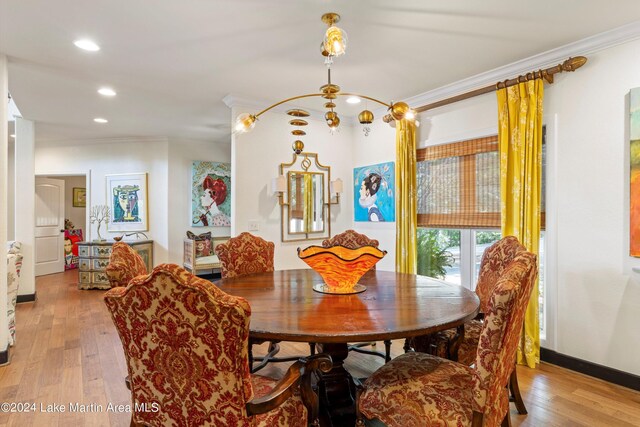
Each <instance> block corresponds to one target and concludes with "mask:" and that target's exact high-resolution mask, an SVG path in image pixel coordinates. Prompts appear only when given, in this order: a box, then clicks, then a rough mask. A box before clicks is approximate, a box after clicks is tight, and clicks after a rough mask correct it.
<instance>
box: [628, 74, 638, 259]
mask: <svg viewBox="0 0 640 427" xmlns="http://www.w3.org/2000/svg"><path fill="white" fill-rule="evenodd" d="M629 150H630V153H629V161H630V163H631V164H630V176H629V184H630V188H629V199H630V206H629V246H630V247H629V255H631V256H634V257H640V87H638V88H635V89H631V91H630V92H629Z"/></svg>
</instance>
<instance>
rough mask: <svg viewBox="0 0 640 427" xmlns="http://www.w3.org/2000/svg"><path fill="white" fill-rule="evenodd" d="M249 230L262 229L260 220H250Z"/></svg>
mask: <svg viewBox="0 0 640 427" xmlns="http://www.w3.org/2000/svg"><path fill="white" fill-rule="evenodd" d="M249 231H260V221H255V220H251V221H249Z"/></svg>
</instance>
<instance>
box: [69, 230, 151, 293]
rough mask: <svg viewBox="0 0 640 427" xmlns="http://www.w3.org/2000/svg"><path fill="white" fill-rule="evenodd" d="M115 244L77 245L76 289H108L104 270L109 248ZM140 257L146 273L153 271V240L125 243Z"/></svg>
mask: <svg viewBox="0 0 640 427" xmlns="http://www.w3.org/2000/svg"><path fill="white" fill-rule="evenodd" d="M114 243H115V242H106V241H105V242H79V243H78V268H79V270H80V271H79V273H78V275H79V280H78V289H110V288H111V286H110V285H109V279H107V275H106V274H105V272H104V270H105V269H106V268H107V265H108V264H109V256H110V255H111V246H112V245H113V244H114ZM125 243H127V244H128V245H129V246H131V247H132V248H133V249H134V250H135V251H136V252H138V254H139V255H140V256H141V257H142V259H143V260H144V262H145V265H146V266H147V271H151V270H152V269H153V240H136V241H135V242H125Z"/></svg>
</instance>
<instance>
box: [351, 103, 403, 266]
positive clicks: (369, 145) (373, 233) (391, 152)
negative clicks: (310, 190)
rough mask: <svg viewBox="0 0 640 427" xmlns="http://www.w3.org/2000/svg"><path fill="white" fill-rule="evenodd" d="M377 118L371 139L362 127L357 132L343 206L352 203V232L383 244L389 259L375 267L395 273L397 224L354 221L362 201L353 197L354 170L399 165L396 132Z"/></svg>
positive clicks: (379, 117) (382, 246) (382, 247)
mask: <svg viewBox="0 0 640 427" xmlns="http://www.w3.org/2000/svg"><path fill="white" fill-rule="evenodd" d="M374 114H375V116H376V117H375V119H374V122H373V123H372V124H371V126H370V127H371V132H370V133H369V136H364V133H363V132H362V129H361V126H360V125H357V126H356V128H355V129H354V130H355V132H354V139H353V142H352V153H353V154H352V155H353V165H352V168H351V172H350V174H349V175H348V176H347V179H344V178H343V180H344V188H345V192H346V194H345V195H344V196H345V197H344V203H350V205H349V206H350V207H351V216H350V220H351V224H352V228H353V229H354V230H356V231H357V232H359V233H362V234H366V235H367V236H368V237H370V238H372V239H377V240H378V241H379V242H380V246H379V247H380V249H382V250H386V251H387V255H386V256H385V257H384V258H383V259H382V260H381V261H380V262H378V264H377V265H376V268H377V269H379V270H386V271H395V269H396V265H395V254H396V223H395V222H355V221H354V220H353V200H354V198H355V199H358V198H359V197H360V195H359V194H357V195H354V194H353V188H354V187H353V185H354V183H353V168H356V167H360V166H367V165H375V164H378V163H384V162H395V161H396V130H395V129H394V128H392V127H391V126H389V125H388V124H386V123H384V122H383V121H382V114H378V113H377V112H375V113H374Z"/></svg>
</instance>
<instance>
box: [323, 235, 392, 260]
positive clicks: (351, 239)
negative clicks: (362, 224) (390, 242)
mask: <svg viewBox="0 0 640 427" xmlns="http://www.w3.org/2000/svg"><path fill="white" fill-rule="evenodd" d="M337 245H340V246H344V247H345V248H349V249H358V248H361V247H363V246H373V247H376V248H377V247H378V246H379V245H380V242H378V241H377V240H375V239H371V238H369V237H368V236H367V235H365V234H360V233H358V232H357V231H355V230H347V231H344V232H342V233H340V234H336V235H335V236H333V237H332V238H330V239H326V240H323V241H322V246H324V247H325V248H330V247H331V246H337ZM373 268H375V266H374V267H373Z"/></svg>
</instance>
